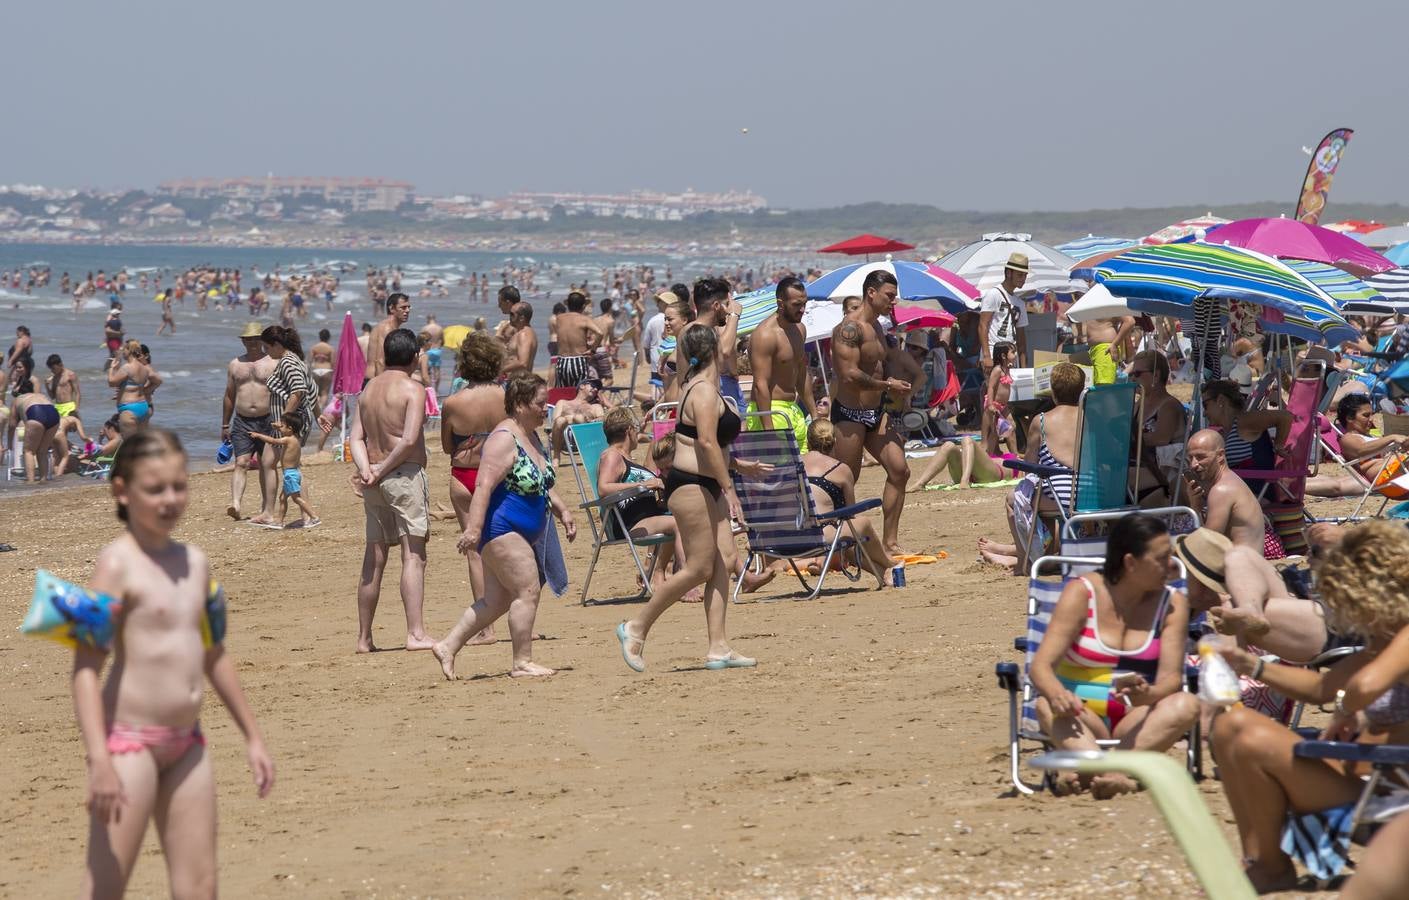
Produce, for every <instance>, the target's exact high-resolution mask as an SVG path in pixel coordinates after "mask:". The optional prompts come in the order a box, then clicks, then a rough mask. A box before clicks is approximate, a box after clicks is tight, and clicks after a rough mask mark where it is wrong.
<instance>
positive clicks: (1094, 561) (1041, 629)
mask: <svg viewBox="0 0 1409 900" xmlns="http://www.w3.org/2000/svg"><path fill="white" fill-rule="evenodd" d="M1104 562H1105V560H1104V558H1102V557H1095V556H1044V557H1042V558H1041V559H1038V560H1036V561H1035V562H1033V564H1032V569H1031V572H1030V573H1029V574H1030V577H1029V578H1028V587H1027V628H1026V632H1025V633H1024V634H1023V635H1022V636H1021V637H1017V638H1014V639H1013V649H1015V650H1017V651H1019V652H1020V653H1022V654H1023V661H1022V664H1021V665H1019V664H1018V663H1015V662H1000V663H998V664H997V665H995V666H994V674H995V675H997V676H998V686H999V687H1000V688H1002V689H1003V690H1005V691H1007V692H1008V776H1009V778H1010V779H1011V780H1012V783H1013V787H1014V788H1015V789H1017V791H1018V792H1019V793H1022V794H1032V793H1035V792H1037V791H1040V790H1042V789H1044V788H1048V787H1051V782H1052V778H1053V776H1052V773H1051V772H1046V773H1044V774H1043V776H1042V780H1041V781H1040V782H1038V783H1037V784H1028V783H1026V782H1025V781H1023V779H1022V776H1021V774H1020V773H1019V767H1020V763H1021V762H1022V754H1023V751H1024V744H1036V747H1034V748H1031V749H1035V750H1048V749H1051V747H1052V742H1051V738H1050V737H1048V736H1047V734H1046V733H1045V732H1043V731H1042V729H1041V728H1040V727H1039V726H1038V724H1037V689H1036V688H1034V687H1033V686H1032V682H1031V681H1030V680H1029V678H1028V674H1029V671H1030V670H1031V668H1032V656H1033V654H1034V653H1036V652H1037V648H1038V646H1039V645H1040V644H1041V643H1042V638H1043V637H1044V636H1045V635H1046V634H1047V624H1048V623H1049V622H1050V621H1051V620H1052V610H1053V609H1055V608H1056V606H1057V600H1058V599H1059V598H1060V597H1061V596H1062V589H1063V588H1065V587H1066V583H1067V582H1068V581H1069V580H1071V579H1072V578H1075V577H1076V576H1077V575H1079V574H1082V573H1084V572H1089V571H1092V570H1093V569H1097V568H1100V566H1101V565H1102V564H1103V563H1104ZM1181 569H1182V567H1181ZM1169 586H1170V587H1172V588H1174V589H1175V590H1180V591H1182V590H1183V589H1184V586H1185V584H1184V573H1183V572H1182V571H1181V572H1180V573H1179V578H1178V580H1176V581H1172V582H1170V585H1169ZM1196 671H1197V670H1195V672H1196ZM1191 674H1192V673H1190V672H1189V671H1188V670H1187V669H1186V671H1185V690H1190V689H1197V686H1196V684H1195V683H1191V679H1190V676H1191ZM1097 743H1098V744H1100V745H1101V746H1102V747H1115V746H1118V745H1119V743H1120V742H1119V741H1116V740H1108V741H1098V742H1097ZM1201 753H1202V748H1201V747H1200V743H1199V725H1198V723H1197V722H1195V723H1194V728H1193V730H1192V731H1191V732H1190V733H1189V736H1188V749H1187V751H1186V763H1187V765H1188V768H1189V771H1190V772H1191V773H1196V772H1198V771H1199V770H1200V768H1201V767H1202V764H1203V760H1202V758H1201Z"/></svg>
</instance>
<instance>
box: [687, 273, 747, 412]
mask: <svg viewBox="0 0 1409 900" xmlns="http://www.w3.org/2000/svg"><path fill="white" fill-rule="evenodd" d="M693 293H694V295H695V321H693V322H691V323H690V324H691V325H708V326H710V327H711V328H713V329H714V330H715V333H716V334H718V335H719V394H720V396H722V397H732V398H733V399H734V405H735V406H736V407H738V408H739V409H743V408H744V394H743V391H742V390H740V388H739V375H738V372H739V368H738V363H737V362H735V357H736V356H738V352H739V316H740V315H742V314H743V307H741V306H740V305H739V301H737V300H735V299H734V297H733V295H732V292H731V291H730V290H729V282H727V281H725V280H724V279H723V278H701V279H700V280H699V281H696V282H695V288H694V291H693ZM681 334H684V332H683V331H682V332H681Z"/></svg>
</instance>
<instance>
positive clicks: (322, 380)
mask: <svg viewBox="0 0 1409 900" xmlns="http://www.w3.org/2000/svg"><path fill="white" fill-rule="evenodd" d="M332 338H333V334H332V332H330V331H329V330H328V329H326V328H322V329H319V331H318V343H316V344H314V345H313V346H312V347H309V348H308V366H309V369H310V370H311V371H312V372H313V383H314V384H316V385H318V408H319V409H320V410H321V409H323V408H324V407H326V406H327V405H328V401H329V400H331V399H332V390H333V358H334V357H335V356H336V355H337V351H336V350H334V349H333V345H332V344H330V343H328V342H329V341H330V340H332Z"/></svg>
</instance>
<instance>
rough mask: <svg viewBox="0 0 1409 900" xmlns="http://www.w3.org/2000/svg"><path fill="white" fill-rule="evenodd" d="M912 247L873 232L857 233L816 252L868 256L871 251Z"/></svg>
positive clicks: (893, 250)
mask: <svg viewBox="0 0 1409 900" xmlns="http://www.w3.org/2000/svg"><path fill="white" fill-rule="evenodd" d="M914 249H915V245H914V244H907V243H905V242H904V241H897V240H895V239H894V238H885V237H880V236H879V235H875V234H858V235H857V236H856V237H854V238H848V239H846V240H844V241H842V242H841V243H840V244H833V245H832V246H830V247H823V248H822V249H821V250H818V251H817V252H818V253H845V254H846V255H848V256H869V255H870V254H872V253H895V252H898V251H900V250H914Z"/></svg>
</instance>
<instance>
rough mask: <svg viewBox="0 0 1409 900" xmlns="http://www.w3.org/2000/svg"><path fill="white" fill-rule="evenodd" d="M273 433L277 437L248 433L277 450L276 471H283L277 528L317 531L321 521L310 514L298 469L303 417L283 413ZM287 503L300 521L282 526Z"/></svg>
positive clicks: (297, 413) (310, 509) (301, 455)
mask: <svg viewBox="0 0 1409 900" xmlns="http://www.w3.org/2000/svg"><path fill="white" fill-rule="evenodd" d="M275 429H276V430H277V431H278V432H279V434H278V435H277V436H274V435H267V434H259V433H257V432H253V431H251V432H250V437H253V438H257V439H258V440H261V441H264V442H265V443H266V444H270V445H271V446H274V447H278V448H279V452H280V458H279V467H280V469H281V470H282V476H281V477H282V486H283V491H282V492H281V493H280V495H279V525H280V526H281V527H284V528H316V527H317V526H319V525H321V524H323V520H321V519H319V518H318V516H317V515H316V514H315V513H314V512H313V507H311V506H309V505H308V501H307V500H305V499H303V469H301V468H300V467H299V464H300V463H302V462H303V445H302V444H300V443H299V439H298V436H299V433H300V432H301V431H302V429H303V413H301V412H299V411H298V410H294V411H293V412H291V413H284V419H283V421H281V422H280V423H279V424H278V425H276V426H275ZM290 501H292V502H293V504H294V505H295V506H297V507H298V509H299V512H301V513H303V518H301V519H299V520H298V521H297V522H290V523H289V524H288V525H284V517H285V516H286V515H288V512H289V503H290Z"/></svg>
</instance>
